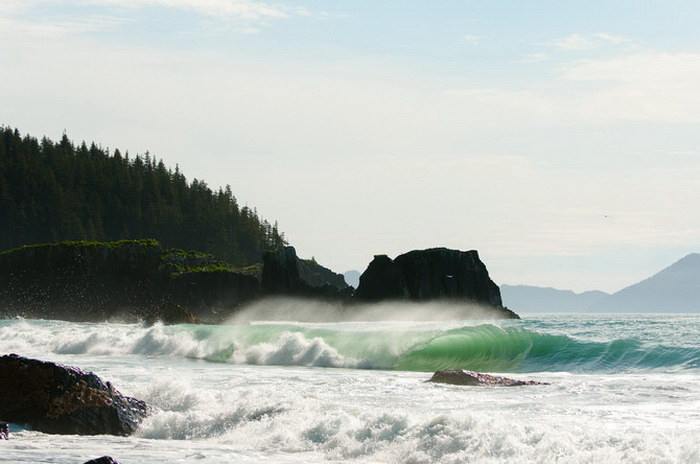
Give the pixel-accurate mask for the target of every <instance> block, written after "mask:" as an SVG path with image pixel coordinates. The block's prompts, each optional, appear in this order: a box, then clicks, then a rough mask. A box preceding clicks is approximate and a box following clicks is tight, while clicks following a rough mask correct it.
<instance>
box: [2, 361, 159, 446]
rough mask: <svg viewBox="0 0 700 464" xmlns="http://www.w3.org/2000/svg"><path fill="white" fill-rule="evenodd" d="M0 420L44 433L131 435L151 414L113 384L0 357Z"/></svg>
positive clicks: (43, 364)
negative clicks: (26, 426) (24, 425)
mask: <svg viewBox="0 0 700 464" xmlns="http://www.w3.org/2000/svg"><path fill="white" fill-rule="evenodd" d="M0 379H2V382H0V420H3V421H7V422H11V423H16V424H26V425H28V426H30V427H31V428H32V429H34V430H38V431H40V432H44V433H57V434H78V435H101V434H109V435H122V436H125V435H130V434H132V433H133V432H134V431H135V430H136V428H137V427H138V425H139V424H140V423H141V421H142V420H143V418H144V417H145V416H146V414H147V412H148V406H147V405H146V403H144V402H143V401H140V400H137V399H134V398H130V397H127V396H123V395H122V394H121V393H119V392H118V391H117V390H116V389H115V388H114V387H113V386H112V385H111V384H110V383H109V382H103V381H102V379H100V378H99V377H98V376H97V375H95V374H93V373H91V372H83V371H82V370H80V369H78V368H75V367H68V366H62V365H60V364H55V363H51V362H45V361H39V360H36V359H29V358H25V357H22V356H18V355H16V354H10V355H6V356H0Z"/></svg>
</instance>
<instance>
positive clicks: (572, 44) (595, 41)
mask: <svg viewBox="0 0 700 464" xmlns="http://www.w3.org/2000/svg"><path fill="white" fill-rule="evenodd" d="M626 42H631V39H628V38H626V37H622V36H619V35H613V34H607V33H602V32H600V33H596V34H589V35H583V34H570V35H568V36H566V37H562V38H560V39H557V40H555V41H553V42H552V43H551V45H552V46H553V47H555V48H559V49H561V50H594V49H596V48H600V47H601V46H603V45H604V44H605V43H611V44H622V43H626Z"/></svg>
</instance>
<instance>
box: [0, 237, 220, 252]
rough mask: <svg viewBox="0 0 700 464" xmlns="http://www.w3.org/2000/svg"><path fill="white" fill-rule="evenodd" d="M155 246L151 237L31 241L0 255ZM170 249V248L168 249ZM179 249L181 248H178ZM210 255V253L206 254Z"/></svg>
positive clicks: (156, 244)
mask: <svg viewBox="0 0 700 464" xmlns="http://www.w3.org/2000/svg"><path fill="white" fill-rule="evenodd" d="M134 245H135V246H144V247H145V246H155V247H159V246H160V243H158V241H157V240H154V239H152V238H142V239H139V240H116V241H114V242H96V241H88V240H63V241H61V242H53V243H32V244H31V245H22V246H21V247H17V248H12V249H10V250H4V251H0V255H9V254H10V253H14V252H16V251H20V250H28V249H32V248H46V247H63V246H66V247H104V248H119V247H123V246H134ZM168 251H171V250H168ZM178 251H181V250H178ZM208 256H210V255H208Z"/></svg>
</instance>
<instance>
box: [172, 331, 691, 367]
mask: <svg viewBox="0 0 700 464" xmlns="http://www.w3.org/2000/svg"><path fill="white" fill-rule="evenodd" d="M172 330H194V332H195V333H196V336H197V338H198V339H199V340H204V341H206V342H207V343H209V345H210V346H216V347H219V348H218V349H213V350H211V351H210V352H209V354H208V355H207V356H206V359H207V360H210V361H215V362H230V359H231V358H232V357H234V356H235V354H236V353H240V352H244V351H246V350H255V349H259V348H260V347H265V348H266V349H267V351H268V352H272V353H273V355H274V354H276V352H275V350H278V351H282V350H287V351H290V350H294V349H297V350H302V349H309V348H308V346H305V347H300V345H299V340H301V341H306V342H308V343H315V344H316V345H315V347H312V348H311V349H316V350H320V349H322V348H319V347H326V348H327V349H331V350H334V353H337V354H338V356H340V357H342V358H343V359H346V360H353V362H350V361H346V364H342V362H341V363H339V364H329V365H333V366H335V367H352V368H373V369H396V370H408V371H425V372H430V371H435V370H440V369H470V370H477V371H486V372H539V371H571V372H586V371H590V372H595V371H625V370H634V369H692V368H698V367H700V348H697V347H688V346H686V347H673V346H665V345H663V344H650V343H646V342H645V343H643V342H641V341H639V340H635V339H614V340H610V341H586V340H581V339H577V338H574V337H569V336H566V335H552V334H545V333H539V332H537V331H533V330H528V329H525V328H522V327H498V326H495V325H490V324H482V325H477V326H468V327H460V328H456V329H451V330H437V329H436V330H362V329H353V330H347V329H343V330H340V329H334V328H332V327H328V328H318V327H316V328H310V327H307V326H303V325H297V324H256V325H250V326H237V327H211V326H210V327H200V328H196V327H194V326H187V328H186V329H185V326H180V328H173V329H172ZM290 334H293V335H295V336H296V337H297V338H296V344H291V345H290V344H289V343H282V342H281V340H283V339H284V338H285V337H288V336H289V335H290ZM293 355H294V353H290V354H289V356H286V357H284V356H277V357H273V358H271V359H273V360H280V361H279V362H278V364H285V363H290V364H295V363H296V362H295V361H293V360H294V359H297V358H294V356H293ZM307 365H310V364H307ZM321 365H323V364H321Z"/></svg>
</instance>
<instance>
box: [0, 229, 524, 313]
mask: <svg viewBox="0 0 700 464" xmlns="http://www.w3.org/2000/svg"><path fill="white" fill-rule="evenodd" d="M279 296H283V297H284V296H292V297H303V298H311V299H316V300H323V301H333V302H339V303H340V304H342V305H343V306H344V307H346V309H347V310H348V311H352V308H353V305H355V304H357V303H362V304H367V303H376V302H380V301H412V302H426V301H448V302H450V303H464V304H469V305H478V306H481V307H483V308H487V309H488V314H489V316H490V317H492V318H511V319H517V318H518V316H517V314H515V313H514V312H512V311H510V310H509V309H507V308H505V307H504V306H503V304H502V301H501V296H500V291H499V289H498V286H497V285H496V284H495V283H494V282H493V281H492V280H491V279H490V277H489V275H488V271H487V269H486V266H485V265H484V263H483V262H482V261H481V260H480V259H479V255H478V253H477V252H476V251H474V250H472V251H459V250H450V249H447V248H431V249H427V250H415V251H411V252H409V253H405V254H403V255H400V256H398V257H397V258H396V259H394V260H392V259H390V258H389V257H388V256H386V255H377V256H375V257H374V259H373V260H372V262H371V263H370V264H369V266H368V267H367V270H366V271H365V272H364V273H363V274H362V275H361V277H360V283H359V286H358V288H357V290H355V289H353V288H352V287H350V286H348V285H347V283H345V280H344V279H343V276H342V275H340V274H336V273H334V272H333V271H331V270H330V269H327V268H325V267H323V266H321V265H320V264H318V263H316V262H315V261H314V260H303V259H300V258H299V257H297V255H296V250H295V249H294V248H293V247H289V246H288V247H283V248H280V249H279V250H275V251H267V252H264V253H263V256H262V257H261V264H260V265H255V266H250V267H248V268H242V269H239V268H233V267H232V266H230V265H228V264H226V263H224V262H221V261H217V260H216V259H215V258H214V257H213V256H211V255H207V254H204V253H198V252H184V251H181V250H169V249H165V248H163V247H161V246H160V245H159V244H158V242H156V241H155V240H123V241H119V242H59V243H54V244H47V245H36V246H34V245H33V246H26V247H21V248H18V249H15V250H10V251H6V252H2V253H0V308H1V309H0V311H2V313H0V316H4V317H15V316H21V317H26V318H45V319H59V320H68V321H74V322H102V321H109V320H119V321H141V320H145V321H147V322H154V321H158V320H160V321H163V322H165V323H194V322H203V323H219V322H222V321H224V320H226V319H228V318H229V317H231V316H232V315H233V314H235V313H236V312H237V311H238V310H239V309H240V308H241V307H243V306H244V305H246V304H250V303H251V302H254V301H257V300H260V299H264V298H268V297H279ZM291 316H292V317H293V315H291Z"/></svg>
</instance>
